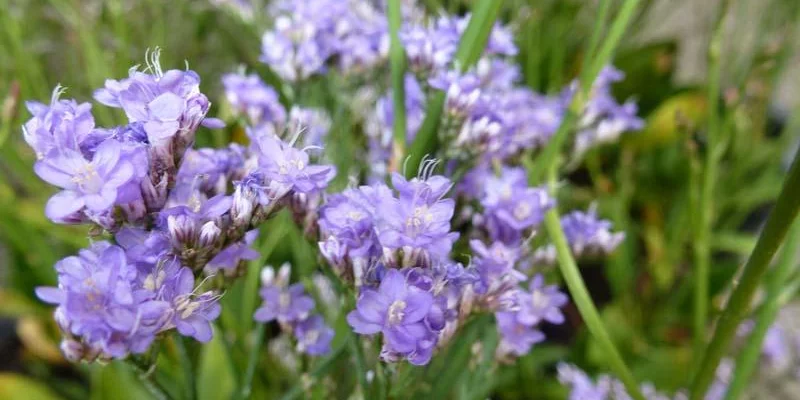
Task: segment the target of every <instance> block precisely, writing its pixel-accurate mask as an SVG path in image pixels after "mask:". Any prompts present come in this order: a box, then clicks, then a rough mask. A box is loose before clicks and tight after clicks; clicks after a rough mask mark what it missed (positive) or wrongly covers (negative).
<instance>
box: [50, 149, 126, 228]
mask: <svg viewBox="0 0 800 400" xmlns="http://www.w3.org/2000/svg"><path fill="white" fill-rule="evenodd" d="M34 169H35V171H36V174H37V175H39V177H40V178H42V179H43V180H45V181H46V182H48V183H50V184H52V185H55V186H58V187H60V188H62V189H63V190H62V191H61V192H59V193H57V194H56V195H54V196H53V197H51V198H50V200H49V201H48V202H47V206H46V208H45V213H46V214H47V216H48V218H50V219H51V220H53V221H55V222H59V221H63V220H64V219H65V218H67V217H69V216H70V215H72V214H74V213H76V212H78V211H80V210H81V209H83V208H84V207H86V208H87V209H88V210H90V211H93V212H103V211H106V210H108V209H110V208H111V207H112V206H113V205H114V204H115V202H117V200H118V198H119V197H120V194H121V190H122V189H123V188H124V187H125V185H126V184H127V183H128V182H130V181H131V179H133V178H134V175H135V171H134V166H133V165H132V164H131V163H130V162H129V161H128V160H127V159H126V158H125V157H122V156H121V145H120V144H119V143H118V142H116V141H113V140H109V141H106V142H104V143H103V144H102V145H100V146H99V147H98V148H97V151H96V152H95V154H94V156H93V157H92V160H91V161H89V160H86V159H85V158H83V155H81V153H79V152H77V151H75V150H70V149H63V150H61V151H59V152H58V153H53V154H51V155H50V156H48V157H46V158H44V159H42V160H40V161H38V162H37V163H36V165H35V166H34Z"/></svg>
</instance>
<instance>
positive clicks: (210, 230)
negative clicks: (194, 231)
mask: <svg viewBox="0 0 800 400" xmlns="http://www.w3.org/2000/svg"><path fill="white" fill-rule="evenodd" d="M220 234H222V230H220V229H219V227H217V224H215V223H214V221H208V222H206V223H205V224H203V226H202V227H201V228H200V240H199V241H198V242H197V244H198V247H200V248H206V247H214V246H216V244H217V240H218V239H219V237H220Z"/></svg>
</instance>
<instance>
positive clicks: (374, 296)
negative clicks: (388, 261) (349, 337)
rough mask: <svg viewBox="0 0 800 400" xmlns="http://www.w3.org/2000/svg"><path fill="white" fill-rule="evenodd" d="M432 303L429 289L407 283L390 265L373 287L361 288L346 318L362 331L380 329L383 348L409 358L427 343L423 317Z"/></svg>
mask: <svg viewBox="0 0 800 400" xmlns="http://www.w3.org/2000/svg"><path fill="white" fill-rule="evenodd" d="M432 304H433V297H432V296H431V294H430V293H428V292H425V291H421V290H418V289H416V288H415V287H413V286H409V285H408V283H407V282H406V278H405V277H404V276H403V274H402V273H400V272H399V271H397V270H394V269H390V270H388V271H387V272H386V275H385V276H384V277H383V280H382V281H381V284H380V286H379V287H378V289H377V290H373V289H363V290H362V292H361V294H360V295H359V297H358V301H357V303H356V309H355V310H353V311H351V312H350V313H349V314H348V315H347V322H348V323H349V324H350V326H351V327H353V330H354V331H355V332H356V333H359V334H362V335H374V334H376V333H382V334H383V338H384V348H385V349H386V351H388V352H396V353H401V354H404V355H407V356H411V357H412V358H413V355H414V353H416V352H417V351H419V350H424V349H425V348H427V347H429V346H428V344H427V343H426V341H429V340H430V338H429V336H430V332H429V330H428V328H427V327H426V325H425V321H424V320H425V318H426V316H427V315H428V313H429V312H430V310H431V306H432Z"/></svg>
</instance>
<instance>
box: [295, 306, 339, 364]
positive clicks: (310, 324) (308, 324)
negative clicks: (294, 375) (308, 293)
mask: <svg viewBox="0 0 800 400" xmlns="http://www.w3.org/2000/svg"><path fill="white" fill-rule="evenodd" d="M294 336H295V337H296V338H297V349H298V350H299V351H302V352H304V353H307V354H310V355H312V356H318V355H323V354H327V353H329V352H330V351H331V340H333V329H331V327H329V326H328V325H327V324H325V320H324V319H323V318H322V317H321V316H319V315H312V316H310V317H308V318H306V319H304V320H302V321H300V322H298V323H296V324H295V325H294Z"/></svg>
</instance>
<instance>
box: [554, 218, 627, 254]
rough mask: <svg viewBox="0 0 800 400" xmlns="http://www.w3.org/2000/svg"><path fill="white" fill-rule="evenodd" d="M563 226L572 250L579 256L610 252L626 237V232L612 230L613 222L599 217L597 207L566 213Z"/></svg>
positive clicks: (562, 219) (562, 221) (562, 222)
mask: <svg viewBox="0 0 800 400" xmlns="http://www.w3.org/2000/svg"><path fill="white" fill-rule="evenodd" d="M561 226H562V228H563V229H564V235H565V236H566V237H567V242H568V243H569V245H570V248H571V249H572V252H573V253H574V254H575V255H576V256H578V257H580V256H583V255H586V254H610V253H611V252H613V251H614V249H616V248H617V246H619V244H620V243H622V241H623V240H624V239H625V233H624V232H612V231H611V222H610V221H606V220H603V219H600V218H598V217H597V210H596V208H595V207H591V208H589V211H588V212H583V211H577V210H576V211H573V212H571V213H569V214H567V215H564V216H563V217H561Z"/></svg>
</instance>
